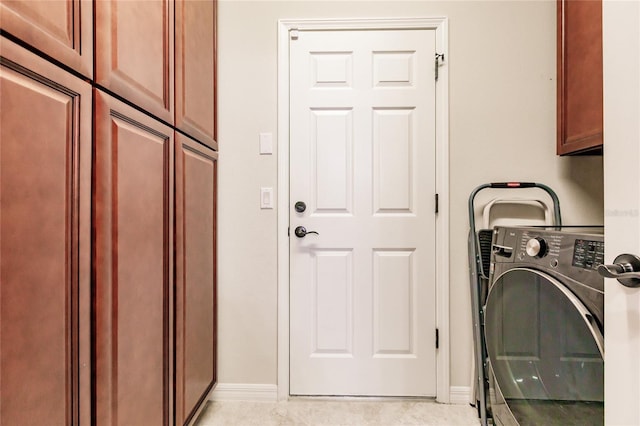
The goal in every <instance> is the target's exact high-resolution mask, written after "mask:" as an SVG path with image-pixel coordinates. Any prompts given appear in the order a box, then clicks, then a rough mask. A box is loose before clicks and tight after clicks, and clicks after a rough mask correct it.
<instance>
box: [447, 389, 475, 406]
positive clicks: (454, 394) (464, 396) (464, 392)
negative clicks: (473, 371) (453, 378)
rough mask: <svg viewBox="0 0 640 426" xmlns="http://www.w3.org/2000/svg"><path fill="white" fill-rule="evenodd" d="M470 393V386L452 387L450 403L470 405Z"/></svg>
mask: <svg viewBox="0 0 640 426" xmlns="http://www.w3.org/2000/svg"><path fill="white" fill-rule="evenodd" d="M470 392H471V388H470V387H469V386H451V387H450V388H449V403H450V404H469V393H470Z"/></svg>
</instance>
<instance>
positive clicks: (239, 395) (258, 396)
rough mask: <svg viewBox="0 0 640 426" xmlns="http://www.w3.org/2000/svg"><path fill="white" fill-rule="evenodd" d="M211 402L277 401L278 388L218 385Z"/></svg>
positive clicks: (239, 384)
mask: <svg viewBox="0 0 640 426" xmlns="http://www.w3.org/2000/svg"><path fill="white" fill-rule="evenodd" d="M209 400H210V401H271V402H273V401H277V400H278V386H277V385H262V384H248V383H218V384H217V385H216V387H215V389H213V392H211V394H210V395H209Z"/></svg>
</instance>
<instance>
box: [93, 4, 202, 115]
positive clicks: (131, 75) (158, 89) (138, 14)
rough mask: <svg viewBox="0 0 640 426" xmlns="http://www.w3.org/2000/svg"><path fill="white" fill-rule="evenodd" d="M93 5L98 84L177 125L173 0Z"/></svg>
mask: <svg viewBox="0 0 640 426" xmlns="http://www.w3.org/2000/svg"><path fill="white" fill-rule="evenodd" d="M195 3H200V2H198V1H196V2H195ZM94 4H95V9H96V13H95V16H96V18H95V25H96V31H95V34H96V36H95V37H96V76H95V80H96V83H97V84H98V85H100V86H102V87H104V88H106V89H109V90H110V91H112V92H114V93H115V94H117V95H119V96H121V97H123V98H125V99H126V100H127V101H129V102H132V103H133V104H135V105H137V106H139V107H141V108H142V109H144V110H147V111H149V112H150V113H151V114H153V115H155V116H156V117H158V118H160V119H161V120H164V121H166V122H167V123H170V124H173V120H174V117H173V89H174V72H173V71H174V37H173V35H174V3H173V1H170V0H146V1H141V0H136V1H118V0H100V1H96V2H95V3H94Z"/></svg>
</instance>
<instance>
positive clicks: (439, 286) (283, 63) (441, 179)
mask: <svg viewBox="0 0 640 426" xmlns="http://www.w3.org/2000/svg"><path fill="white" fill-rule="evenodd" d="M355 29H371V30H378V29H379V30H382V29H426V30H435V31H436V52H437V53H438V54H444V58H445V60H444V61H442V62H441V63H440V64H441V65H440V67H439V70H438V83H437V84H436V165H437V167H436V192H437V193H438V194H439V212H438V214H437V215H436V327H437V328H438V330H439V349H436V370H437V371H436V381H437V384H436V400H437V401H438V402H442V403H449V402H450V387H449V380H450V362H449V354H450V342H449V69H448V68H449V67H448V66H447V65H448V58H449V54H448V19H447V18H446V17H433V18H400V19H321V20H310V19H281V20H279V21H278V137H277V144H278V145H277V146H278V150H277V151H278V194H279V197H278V368H277V384H278V399H279V400H286V399H288V398H289V303H290V300H289V282H290V277H289V219H290V218H289V211H290V209H289V204H290V201H289V113H290V111H289V42H290V35H289V34H290V32H291V31H304V30H308V31H309V30H355ZM434 339H435V336H434ZM434 343H435V342H434Z"/></svg>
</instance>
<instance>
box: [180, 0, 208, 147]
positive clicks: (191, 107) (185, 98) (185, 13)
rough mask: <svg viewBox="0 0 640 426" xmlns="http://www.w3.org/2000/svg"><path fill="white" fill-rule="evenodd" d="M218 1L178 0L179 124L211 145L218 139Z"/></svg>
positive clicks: (182, 128) (196, 137)
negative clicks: (216, 88)
mask: <svg viewBox="0 0 640 426" xmlns="http://www.w3.org/2000/svg"><path fill="white" fill-rule="evenodd" d="M216 8H217V1H191V0H176V30H175V31H176V121H175V124H176V127H177V128H178V129H180V130H181V131H183V132H184V133H186V134H188V135H190V136H192V137H193V138H195V139H197V140H199V141H200V142H202V143H204V144H206V145H208V146H209V147H211V148H214V149H217V144H216V142H215V140H216V125H215V124H216V97H215V85H216V61H215V58H216Z"/></svg>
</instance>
